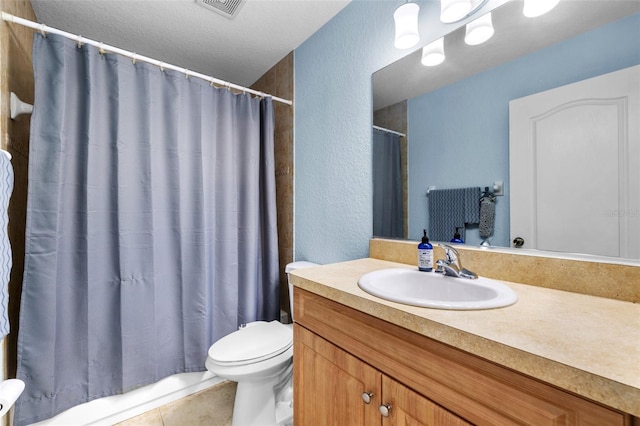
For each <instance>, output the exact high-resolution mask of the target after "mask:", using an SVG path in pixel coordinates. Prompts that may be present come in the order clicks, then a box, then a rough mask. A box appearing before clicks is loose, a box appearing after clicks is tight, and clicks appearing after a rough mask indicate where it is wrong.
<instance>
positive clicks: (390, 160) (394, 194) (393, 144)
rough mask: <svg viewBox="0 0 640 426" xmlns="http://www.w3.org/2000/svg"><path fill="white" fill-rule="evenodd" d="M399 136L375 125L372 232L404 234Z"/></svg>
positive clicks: (378, 234) (402, 235) (393, 235)
mask: <svg viewBox="0 0 640 426" xmlns="http://www.w3.org/2000/svg"><path fill="white" fill-rule="evenodd" d="M400 151H401V150H400V136H398V135H396V134H393V133H389V132H384V131H382V130H378V129H373V235H374V236H376V237H388V238H404V213H403V208H402V164H401V153H400Z"/></svg>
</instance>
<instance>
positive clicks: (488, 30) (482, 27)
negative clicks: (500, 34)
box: [464, 12, 494, 46]
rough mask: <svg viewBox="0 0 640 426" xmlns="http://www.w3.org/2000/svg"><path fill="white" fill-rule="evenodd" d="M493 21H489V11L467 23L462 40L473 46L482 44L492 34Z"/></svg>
mask: <svg viewBox="0 0 640 426" xmlns="http://www.w3.org/2000/svg"><path fill="white" fill-rule="evenodd" d="M493 33H494V30H493V23H492V22H491V12H489V13H487V14H486V15H483V16H481V17H479V18H478V19H476V20H474V21H472V22H469V23H468V24H467V29H466V35H465V36H464V42H465V43H467V44H469V45H471V46H475V45H477V44H482V43H484V42H485V41H487V40H489V39H490V38H491V37H492V36H493Z"/></svg>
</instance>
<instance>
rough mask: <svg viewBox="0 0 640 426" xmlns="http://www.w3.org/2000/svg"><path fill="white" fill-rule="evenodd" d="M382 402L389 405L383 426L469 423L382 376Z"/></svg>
mask: <svg viewBox="0 0 640 426" xmlns="http://www.w3.org/2000/svg"><path fill="white" fill-rule="evenodd" d="M382 401H383V404H389V406H390V407H391V409H390V410H389V416H388V417H384V421H383V422H382V424H383V426H419V425H420V426H465V425H470V424H471V423H468V422H466V421H465V420H463V419H462V418H460V417H458V416H456V415H455V414H453V413H451V412H450V411H447V410H445V409H444V408H442V407H441V406H439V405H438V404H435V403H434V402H433V401H431V400H429V399H427V398H425V397H424V396H422V395H420V394H419V393H417V392H414V391H413V390H411V389H409V388H408V387H406V386H404V385H402V384H400V383H399V382H397V381H395V380H393V379H391V378H389V377H387V376H384V375H383V376H382Z"/></svg>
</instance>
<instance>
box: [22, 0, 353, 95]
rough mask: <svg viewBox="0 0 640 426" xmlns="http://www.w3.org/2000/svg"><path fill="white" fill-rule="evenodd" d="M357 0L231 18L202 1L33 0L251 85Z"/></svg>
mask: <svg viewBox="0 0 640 426" xmlns="http://www.w3.org/2000/svg"><path fill="white" fill-rule="evenodd" d="M349 1H350V0H247V2H246V4H244V5H243V6H242V8H241V9H240V11H239V13H238V15H237V17H236V18H235V19H233V20H230V19H228V18H226V17H224V16H221V15H219V14H217V13H215V12H213V11H210V10H209V9H207V8H205V7H202V6H201V5H199V4H197V3H196V2H195V0H31V4H32V5H33V9H34V12H35V14H36V17H37V19H38V22H40V23H44V24H46V25H49V26H51V27H55V28H58V29H60V30H63V31H67V32H70V33H73V34H79V35H82V36H83V37H87V38H91V39H94V40H96V41H100V42H103V43H105V44H109V45H113V46H116V47H119V48H122V49H125V50H130V51H132V52H135V53H137V54H139V55H144V56H149V57H151V58H154V59H158V60H160V61H163V62H166V63H170V64H173V65H177V66H179V67H184V68H188V69H190V70H193V71H197V72H200V73H203V74H206V75H211V76H213V77H216V78H219V79H222V80H226V81H231V82H232V83H236V84H240V85H242V86H250V85H251V84H253V83H254V82H255V81H256V80H257V79H258V78H260V76H262V74H264V73H265V72H266V71H268V70H269V69H270V68H271V67H272V66H273V65H275V64H276V63H278V61H280V60H281V59H282V58H283V57H285V56H286V55H287V54H288V53H289V52H291V51H292V50H294V49H295V48H297V47H298V46H299V45H300V44H302V43H303V42H304V41H305V40H306V39H307V38H309V36H311V35H312V34H313V33H315V32H316V31H317V30H318V29H319V28H320V27H322V26H323V25H324V24H325V23H326V22H327V21H329V20H330V19H331V18H332V17H333V16H335V15H336V14H337V13H338V12H339V11H340V10H341V9H342V8H344V7H345V6H346V5H347V4H348V3H349Z"/></svg>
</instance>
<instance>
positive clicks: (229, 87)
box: [224, 81, 231, 91]
mask: <svg viewBox="0 0 640 426" xmlns="http://www.w3.org/2000/svg"><path fill="white" fill-rule="evenodd" d="M224 87H226V88H227V90H228V91H231V82H229V81H225V83H224Z"/></svg>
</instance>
